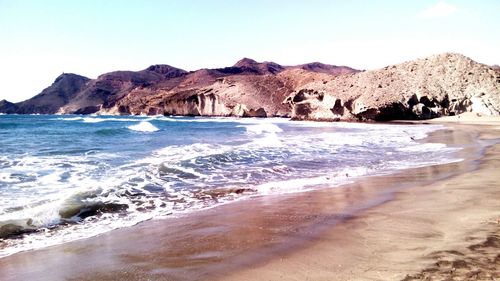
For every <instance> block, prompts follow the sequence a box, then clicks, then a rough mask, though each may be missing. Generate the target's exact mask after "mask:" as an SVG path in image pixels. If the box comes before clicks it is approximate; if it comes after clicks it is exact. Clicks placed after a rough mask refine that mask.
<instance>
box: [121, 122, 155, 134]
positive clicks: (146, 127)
mask: <svg viewBox="0 0 500 281" xmlns="http://www.w3.org/2000/svg"><path fill="white" fill-rule="evenodd" d="M127 128H128V129H129V130H132V131H137V132H144V133H152V132H156V131H159V130H160V129H158V128H157V127H155V126H154V125H153V124H151V123H149V122H148V121H142V122H140V123H139V124H136V125H130V126H128V127H127Z"/></svg>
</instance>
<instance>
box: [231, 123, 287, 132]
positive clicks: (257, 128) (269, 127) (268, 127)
mask: <svg viewBox="0 0 500 281" xmlns="http://www.w3.org/2000/svg"><path fill="white" fill-rule="evenodd" d="M237 127H244V128H246V131H247V133H248V134H251V135H261V134H264V133H274V134H275V133H281V132H283V130H282V129H281V128H280V127H278V126H277V125H275V124H271V123H263V124H257V125H240V126H237Z"/></svg>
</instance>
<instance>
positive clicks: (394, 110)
mask: <svg viewBox="0 0 500 281" xmlns="http://www.w3.org/2000/svg"><path fill="white" fill-rule="evenodd" d="M285 102H286V103H288V104H290V105H291V106H292V118H294V119H299V120H305V119H307V120H329V121H330V120H345V121H358V120H359V121H366V120H375V121H384V120H393V119H428V118H434V117H439V116H444V115H455V114H460V113H462V112H475V113H477V114H484V115H499V112H500V72H499V71H498V70H495V69H494V68H493V67H490V66H487V65H484V64H480V63H477V62H475V61H473V60H471V59H470V58H467V57H465V56H462V55H459V54H450V53H447V54H440V55H435V56H431V57H428V58H424V59H418V60H415V61H410V62H405V63H402V64H398V65H392V66H388V67H385V68H383V69H379V70H374V71H366V72H359V73H354V74H348V75H342V76H337V77H333V78H332V79H328V80H326V81H314V82H311V83H308V84H306V85H304V86H303V87H300V88H299V89H297V90H296V91H295V92H293V93H292V94H291V95H290V96H288V97H287V98H286V100H285Z"/></svg>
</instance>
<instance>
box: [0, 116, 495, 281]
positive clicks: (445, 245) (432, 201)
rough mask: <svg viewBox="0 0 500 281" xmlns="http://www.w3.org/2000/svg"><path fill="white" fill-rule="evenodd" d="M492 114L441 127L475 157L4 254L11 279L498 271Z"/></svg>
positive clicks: (376, 276) (486, 274)
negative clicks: (481, 120) (484, 121)
mask: <svg viewBox="0 0 500 281" xmlns="http://www.w3.org/2000/svg"><path fill="white" fill-rule="evenodd" d="M492 122H493V123H490V125H488V126H483V125H481V126H480V125H476V124H475V125H474V126H470V125H463V124H462V123H463V121H461V124H459V125H457V124H453V125H452V127H451V130H447V131H441V132H439V133H437V134H434V135H433V136H431V138H430V139H431V140H432V141H434V140H436V141H443V140H445V141H446V142H447V143H449V144H451V145H454V144H460V145H464V144H465V145H466V146H467V149H466V150H464V152H463V156H464V157H466V158H467V159H468V160H467V161H462V162H459V163H454V164H448V165H440V166H433V167H426V168H420V169H412V170H406V171H404V172H402V173H399V174H394V175H387V176H380V177H372V178H365V179H362V180H360V181H357V182H356V183H353V184H350V185H347V186H344V187H342V188H327V189H324V190H318V191H312V192H306V193H299V194H290V195H282V196H268V197H260V198H254V199H250V200H245V201H241V202H236V203H233V204H227V205H224V206H220V207H217V208H213V209H210V210H206V211H203V212H197V213H194V214H191V215H189V216H185V217H179V218H171V219H165V220H158V221H150V222H146V223H142V224H139V225H137V226H135V227H132V228H128V229H120V230H116V231H112V232H109V233H107V234H104V235H101V236H98V237H94V238H90V239H85V240H80V241H75V242H72V243H67V244H63V245H59V246H55V247H50V248H46V249H42V250H37V251H32V252H26V253H19V254H16V255H12V256H10V257H6V258H2V259H0V280H402V279H405V280H498V279H499V278H500V273H499V268H500V257H499V253H500V250H499V249H500V245H499V238H500V237H499V234H500V224H499V219H500V173H499V172H498V171H499V170H498V168H497V166H496V165H499V164H500V146H499V145H493V144H494V143H495V142H494V139H497V138H498V137H500V131H499V130H498V127H499V126H498V124H500V123H498V121H495V120H493V121H492ZM478 136H480V137H481V138H482V139H483V140H477V138H478ZM488 145H489V148H488V149H487V150H486V151H485V153H484V156H481V157H480V155H481V154H479V153H478V151H479V150H480V148H482V147H486V146H488Z"/></svg>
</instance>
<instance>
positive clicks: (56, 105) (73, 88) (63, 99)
mask: <svg viewBox="0 0 500 281" xmlns="http://www.w3.org/2000/svg"><path fill="white" fill-rule="evenodd" d="M89 81H90V79H89V78H87V77H83V76H80V75H77V74H72V73H64V74H61V75H60V76H59V77H57V78H56V80H55V81H54V83H52V85H50V86H49V87H47V88H46V89H44V90H43V91H42V92H41V93H40V94H38V95H36V96H34V97H32V98H31V99H29V100H26V101H23V102H20V103H17V104H15V105H16V107H17V110H16V113H19V114H31V113H39V114H51V113H55V112H57V111H58V110H59V109H60V108H61V107H62V106H64V105H66V104H68V103H70V102H72V101H73V100H74V99H75V97H76V96H77V94H78V93H79V92H80V91H82V89H84V88H85V87H86V86H87V83H88V82H89ZM0 111H3V110H2V107H1V105H0Z"/></svg>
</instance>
